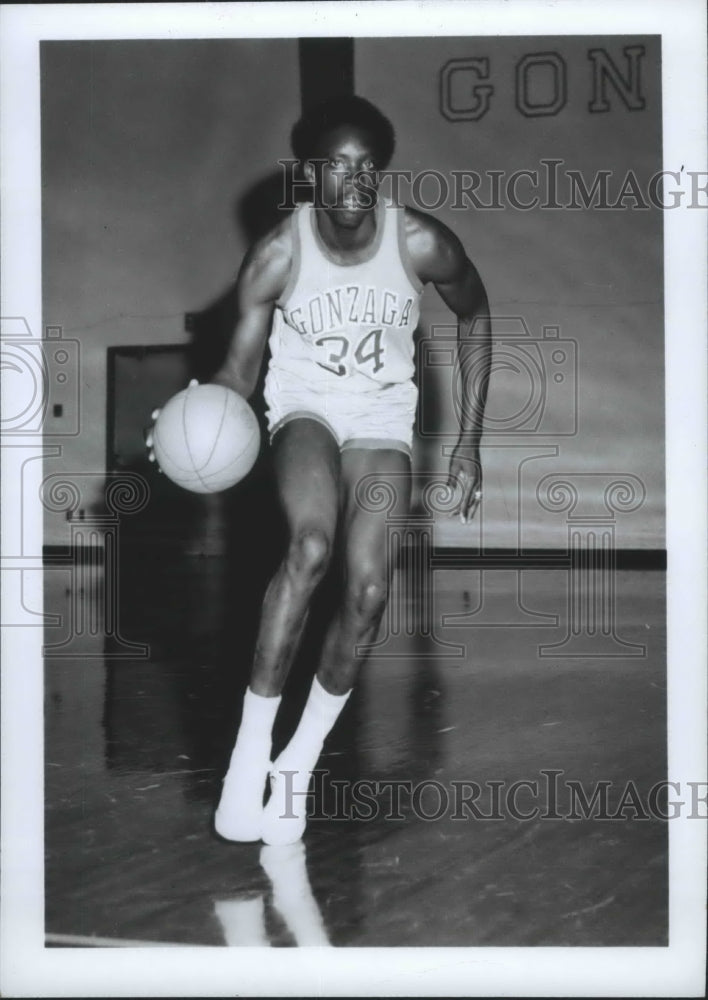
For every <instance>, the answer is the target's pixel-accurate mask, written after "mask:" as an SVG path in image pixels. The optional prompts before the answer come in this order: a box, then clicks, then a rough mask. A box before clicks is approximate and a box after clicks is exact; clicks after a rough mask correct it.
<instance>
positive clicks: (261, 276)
mask: <svg viewBox="0 0 708 1000" xmlns="http://www.w3.org/2000/svg"><path fill="white" fill-rule="evenodd" d="M289 233H290V230H289V227H286V226H282V225H281V226H278V227H277V228H276V229H275V230H274V231H273V232H272V233H269V234H268V235H267V236H265V237H264V238H263V239H262V240H259V241H258V242H257V243H255V244H254V246H253V247H252V248H251V249H250V250H249V252H248V253H247V254H246V257H245V258H244V261H243V264H242V266H241V270H240V272H239V276H238V281H237V283H236V298H237V304H238V319H237V321H236V326H235V328H234V332H233V336H232V337H231V341H230V343H229V349H228V351H227V354H226V358H225V360H224V363H223V364H222V366H221V368H220V369H219V371H218V372H217V373H216V375H214V377H213V378H212V382H215V383H217V384H218V385H225V386H227V387H228V388H229V389H234V390H235V391H236V392H238V393H239V395H241V396H243V397H244V398H245V399H248V397H249V396H250V395H251V394H252V393H253V390H254V389H255V386H256V382H257V380H258V373H259V371H260V368H261V363H262V361H263V351H264V350H265V346H266V343H267V341H268V335H269V333H270V329H271V323H272V319H273V311H274V309H275V303H276V301H277V299H278V297H279V296H280V294H281V293H282V291H283V289H284V288H285V284H286V282H287V279H288V274H289V271H290V263H291V257H292V249H291V243H290V238H289Z"/></svg>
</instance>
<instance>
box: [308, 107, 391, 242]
mask: <svg viewBox="0 0 708 1000" xmlns="http://www.w3.org/2000/svg"><path fill="white" fill-rule="evenodd" d="M305 173H306V176H307V177H308V179H309V180H310V181H311V182H312V183H313V184H314V186H315V204H316V205H318V206H320V207H322V208H324V209H326V210H327V211H328V212H329V213H330V214H331V217H332V219H333V221H335V222H336V223H337V225H340V226H345V227H346V228H355V227H357V226H359V225H360V224H361V222H362V221H363V219H364V217H365V215H366V213H367V212H370V211H371V209H372V208H374V206H375V204H376V187H377V184H378V179H377V174H376V162H375V153H374V148H373V143H372V141H371V139H370V138H369V136H368V134H367V133H366V132H365V131H363V130H362V129H358V128H354V127H352V126H350V125H343V126H341V127H340V128H337V129H333V130H332V131H331V132H328V133H327V134H326V135H325V136H324V137H323V141H322V145H321V147H320V149H319V150H318V151H317V157H316V158H313V161H312V162H311V163H308V164H306V166H305Z"/></svg>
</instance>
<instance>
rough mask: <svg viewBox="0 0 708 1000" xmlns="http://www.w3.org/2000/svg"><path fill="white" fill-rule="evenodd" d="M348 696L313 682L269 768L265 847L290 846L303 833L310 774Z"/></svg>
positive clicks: (264, 826) (263, 831)
mask: <svg viewBox="0 0 708 1000" xmlns="http://www.w3.org/2000/svg"><path fill="white" fill-rule="evenodd" d="M350 694H351V691H347V692H346V694H330V693H329V692H328V691H325V689H324V688H323V687H322V685H321V684H320V682H319V681H318V680H317V677H315V678H314V679H313V681H312V687H311V689H310V696H309V698H308V699H307V704H306V705H305V709H304V711H303V713H302V718H301V719H300V724H299V725H298V727H297V729H296V730H295V734H294V736H293V738H292V739H291V740H290V742H289V743H288V745H287V746H286V748H285V750H283V752H282V753H281V754H280V756H279V757H278V759H277V760H276V761H275V762H274V763H273V767H272V769H271V796H270V799H269V800H268V802H267V804H266V807H265V809H264V811H263V827H262V831H261V837H262V839H263V840H264V841H265V843H266V844H273V845H277V844H293V843H295V841H297V840H299V839H300V837H302V835H303V833H304V832H305V823H306V818H307V789H308V787H309V785H310V777H311V773H312V770H313V768H314V767H315V765H316V764H317V760H318V758H319V756H320V753H321V752H322V745H323V743H324V741H325V737H326V736H327V734H328V733H329V731H330V729H331V728H332V726H333V725H334V723H335V722H336V721H337V718H338V716H339V713H340V712H341V711H342V709H343V708H344V705H345V703H346V700H347V698H348V697H349V695H350ZM284 772H293V773H284Z"/></svg>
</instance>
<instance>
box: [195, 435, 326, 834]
mask: <svg viewBox="0 0 708 1000" xmlns="http://www.w3.org/2000/svg"><path fill="white" fill-rule="evenodd" d="M273 460H274V465H275V473H276V481H277V485H278V492H279V496H280V500H281V503H282V506H283V511H284V514H285V518H286V523H287V527H288V539H289V540H288V546H287V549H286V552H285V556H284V558H283V560H282V562H281V564H280V566H279V567H278V569H277V570H276V573H275V575H274V576H273V579H272V580H271V582H270V584H269V585H268V588H267V591H266V595H265V598H264V601H263V609H262V613H261V622H260V628H259V632H258V638H257V641H256V651H255V656H254V665H253V670H252V673H251V680H250V684H249V687H248V690H247V691H246V695H245V698H244V704H243V713H242V719H241V725H240V728H239V732H238V736H237V739H236V744H235V746H234V750H233V753H232V755H231V761H230V763H229V769H228V771H227V774H226V777H225V779H224V786H223V789H222V794H221V800H220V802H219V806H218V809H217V811H216V815H215V817H214V826H215V829H216V831H217V833H219V834H220V835H221V836H223V837H225V838H227V839H229V840H257V839H258V838H259V837H260V832H261V831H260V823H261V813H262V807H263V791H264V787H265V780H266V776H267V773H268V769H269V766H270V753H271V732H272V728H273V722H274V720H275V715H276V712H277V710H278V706H279V704H280V693H281V691H282V688H283V685H284V683H285V679H286V677H287V674H288V671H289V669H290V666H291V664H292V661H293V659H294V656H295V653H296V651H297V646H298V643H299V640H300V637H301V635H302V631H303V628H304V625H305V621H306V618H307V611H308V607H309V603H310V599H311V597H312V594H313V591H314V589H315V587H316V586H317V584H318V583H319V582H320V580H321V579H322V577H323V575H324V573H325V571H326V569H327V565H328V562H329V557H330V552H331V549H332V542H333V539H334V533H335V528H336V521H337V512H338V501H339V474H340V456H339V448H338V445H337V442H336V441H335V439H334V437H333V436H332V434H331V433H330V431H329V430H328V429H327V428H326V427H324V426H323V425H322V424H321V423H318V422H316V421H313V420H308V419H296V420H293V421H291V422H289V423H287V424H286V425H285V426H284V427H282V428H281V430H280V431H278V433H277V434H276V436H275V439H274V442H273Z"/></svg>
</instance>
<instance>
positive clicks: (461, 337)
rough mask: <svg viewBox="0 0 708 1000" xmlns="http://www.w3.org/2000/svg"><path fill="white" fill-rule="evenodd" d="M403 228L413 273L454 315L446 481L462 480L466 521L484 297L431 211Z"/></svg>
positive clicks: (479, 395) (474, 461) (478, 412)
mask: <svg viewBox="0 0 708 1000" xmlns="http://www.w3.org/2000/svg"><path fill="white" fill-rule="evenodd" d="M410 211H411V210H409V212H410ZM408 228H409V238H408V246H409V249H410V250H411V256H412V259H413V263H414V266H415V268H416V271H417V273H418V276H419V277H420V279H421V281H423V282H432V283H433V284H434V285H435V288H436V289H437V291H438V293H439V295H440V297H441V298H442V300H443V302H444V303H445V304H446V305H447V306H448V307H449V308H450V309H451V310H452V312H453V313H454V314H455V316H456V317H457V355H458V365H459V368H460V371H459V378H460V385H461V386H462V388H463V392H464V398H463V400H462V408H461V412H460V414H459V421H460V432H459V438H458V441H457V444H456V446H455V449H454V451H453V454H452V457H451V460H450V481H451V484H456V483H459V484H461V487H462V492H461V498H460V503H459V504H458V506H457V508H456V510H455V513H459V514H460V518H461V520H462V521H466V520H467V519H468V518H471V517H472V516H473V515H474V512H475V510H476V508H477V506H478V505H479V500H480V497H481V491H482V465H481V461H480V441H481V438H482V432H483V429H484V409H485V405H486V402H487V390H488V388H489V375H490V371H491V363H492V331H491V321H490V317H489V302H488V299H487V292H486V290H485V287H484V284H483V282H482V279H481V277H480V276H479V273H478V271H477V269H476V268H475V266H474V265H473V264H472V262H471V261H470V260H469V258H468V257H467V254H466V253H465V250H464V247H463V246H462V244H461V243H460V241H459V240H458V239H457V237H456V236H455V235H454V233H452V232H451V231H450V230H449V229H448V228H447V226H444V225H443V224H442V223H441V222H438V220H436V219H434V218H432V217H431V216H423V215H422V214H421V213H412V214H411V222H410V223H409V227H408Z"/></svg>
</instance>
